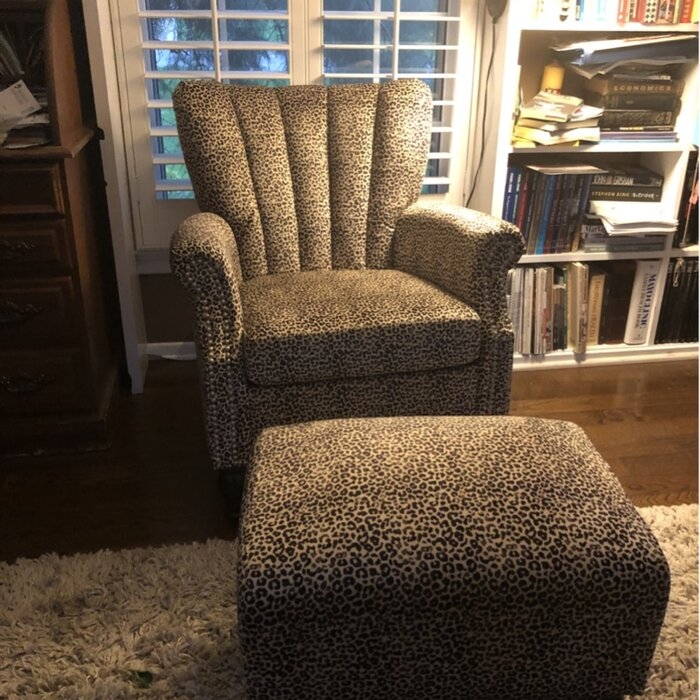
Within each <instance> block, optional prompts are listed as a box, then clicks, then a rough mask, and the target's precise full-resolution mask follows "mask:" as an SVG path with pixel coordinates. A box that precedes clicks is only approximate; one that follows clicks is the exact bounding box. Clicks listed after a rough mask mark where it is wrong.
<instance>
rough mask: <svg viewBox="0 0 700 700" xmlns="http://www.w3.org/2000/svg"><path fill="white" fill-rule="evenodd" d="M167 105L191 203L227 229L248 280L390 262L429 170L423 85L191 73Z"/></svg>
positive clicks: (428, 109) (427, 98) (428, 107)
mask: <svg viewBox="0 0 700 700" xmlns="http://www.w3.org/2000/svg"><path fill="white" fill-rule="evenodd" d="M173 104H174V107H175V114H176V118H177V128H178V134H179V137H180V142H181V144H182V151H183V155H184V157H185V163H186V164H187V169H188V171H189V173H190V177H191V180H192V185H193V188H194V192H195V195H196V197H197V201H198V203H199V205H200V208H201V209H202V210H203V211H211V212H213V213H215V214H218V215H219V216H221V217H222V218H223V219H225V220H226V221H227V222H228V223H229V225H230V226H231V229H232V231H233V233H234V235H235V237H236V241H237V243H238V247H239V253H240V259H241V267H242V271H243V275H244V278H245V279H250V278H251V277H255V276H257V275H261V274H267V273H280V272H292V271H299V270H302V269H327V268H329V267H334V268H354V269H360V268H365V267H387V265H388V260H389V255H390V246H391V237H392V232H393V227H394V222H395V220H396V217H397V216H398V214H399V213H400V212H401V211H402V210H403V209H405V208H406V207H407V206H408V205H410V204H412V203H413V202H414V201H415V200H416V199H417V197H418V194H419V193H420V187H421V180H422V176H423V172H424V170H425V164H426V159H427V155H428V147H429V139H430V125H431V120H432V101H431V95H430V91H429V89H428V87H427V86H426V85H425V83H423V82H422V81H420V80H411V79H405V80H399V81H391V82H389V83H385V84H383V85H378V84H354V85H337V86H331V87H322V86H317V85H294V86H290V87H284V88H264V87H256V86H239V85H223V84H220V83H217V82H215V81H211V80H194V81H192V80H190V81H182V82H181V83H180V84H179V85H178V87H177V88H176V90H175V91H174V93H173ZM399 125H400V128H398V127H399ZM307 140H308V142H307ZM295 183H296V184H295ZM370 194H371V196H370ZM302 236H303V238H302ZM302 251H303V253H304V254H303V256H302ZM329 262H330V265H329Z"/></svg>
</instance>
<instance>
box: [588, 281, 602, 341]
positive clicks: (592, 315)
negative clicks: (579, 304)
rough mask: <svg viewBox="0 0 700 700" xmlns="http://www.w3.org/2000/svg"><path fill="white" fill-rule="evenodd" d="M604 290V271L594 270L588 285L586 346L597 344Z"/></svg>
mask: <svg viewBox="0 0 700 700" xmlns="http://www.w3.org/2000/svg"><path fill="white" fill-rule="evenodd" d="M604 290H605V273H604V272H600V271H596V272H595V273H593V274H592V275H591V281H590V284H589V287H588V327H587V329H586V347H589V346H591V345H598V339H599V336H600V319H601V315H602V312H603V293H604Z"/></svg>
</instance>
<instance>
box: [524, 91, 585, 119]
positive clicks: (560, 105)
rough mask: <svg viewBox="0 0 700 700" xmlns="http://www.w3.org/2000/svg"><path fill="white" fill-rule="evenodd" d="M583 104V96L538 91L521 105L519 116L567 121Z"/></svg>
mask: <svg viewBox="0 0 700 700" xmlns="http://www.w3.org/2000/svg"><path fill="white" fill-rule="evenodd" d="M582 104H583V98H581V97H576V96H574V95H556V94H553V93H550V92H538V93H537V94H536V95H535V96H534V97H532V98H530V99H529V100H527V101H526V102H523V103H522V104H521V105H520V110H519V117H525V118H529V119H539V120H540V121H546V122H566V121H568V120H569V119H570V118H571V116H572V115H573V114H574V113H575V112H576V109H577V108H578V107H579V106H580V105H582Z"/></svg>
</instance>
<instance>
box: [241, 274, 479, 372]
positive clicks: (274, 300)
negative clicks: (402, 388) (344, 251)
mask: <svg viewBox="0 0 700 700" xmlns="http://www.w3.org/2000/svg"><path fill="white" fill-rule="evenodd" d="M241 302H242V307H243V329H244V333H243V357H244V363H245V370H246V375H247V377H248V379H249V381H251V382H253V383H256V384H262V385H273V384H296V383H300V382H314V381H323V380H328V379H339V378H351V377H366V376H370V375H380V374H395V373H400V372H417V371H424V370H433V369H441V368H448V367H458V366H461V365H465V364H469V363H470V362H473V361H474V360H476V359H477V358H478V356H479V349H480V319H479V316H478V314H477V313H476V311H474V309H472V308H471V307H469V306H467V305H466V304H464V303H463V302H461V301H460V300H459V299H457V298H456V297H454V296H451V295H449V294H447V293H445V292H443V291H442V290H440V289H439V288H438V287H436V286H435V285H433V284H430V283H429V282H425V281H424V280H421V279H419V278H417V277H414V276H412V275H409V274H406V273H404V272H400V271H397V270H313V271H305V272H294V273H284V274H277V275H263V276H260V277H256V278H253V279H251V280H249V281H247V282H245V283H244V284H243V285H241Z"/></svg>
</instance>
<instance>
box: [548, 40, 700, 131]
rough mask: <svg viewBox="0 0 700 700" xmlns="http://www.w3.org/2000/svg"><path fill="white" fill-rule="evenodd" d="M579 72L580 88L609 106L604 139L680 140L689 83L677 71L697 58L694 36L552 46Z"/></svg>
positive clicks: (597, 103) (596, 102) (602, 123)
mask: <svg viewBox="0 0 700 700" xmlns="http://www.w3.org/2000/svg"><path fill="white" fill-rule="evenodd" d="M551 49H552V53H553V55H554V56H555V58H556V59H557V60H559V61H562V62H563V63H564V64H565V66H566V68H567V69H568V70H569V71H570V73H573V74H574V75H576V76H577V77H578V79H579V81H580V88H578V89H577V90H576V91H575V92H576V93H577V94H580V95H581V97H582V98H583V99H585V100H586V102H588V103H590V104H592V105H595V106H597V107H601V108H603V109H604V112H603V115H602V116H601V118H600V122H599V126H600V131H601V133H600V139H601V140H637V141H638V140H654V141H676V140H677V139H678V134H677V132H676V130H675V124H676V117H677V116H678V113H679V111H680V107H681V102H680V97H681V95H682V93H683V89H684V81H683V79H682V77H680V74H679V73H678V72H677V71H678V69H679V67H681V66H682V64H684V63H688V62H690V61H693V60H696V58H697V53H698V46H697V37H696V36H695V35H693V34H660V35H653V36H632V37H625V38H622V39H607V40H601V41H581V42H574V43H572V44H567V45H563V46H562V45H559V46H553V47H551Z"/></svg>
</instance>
